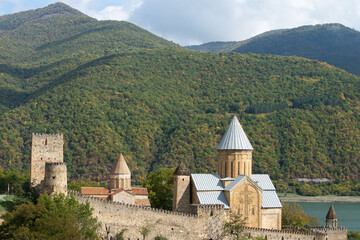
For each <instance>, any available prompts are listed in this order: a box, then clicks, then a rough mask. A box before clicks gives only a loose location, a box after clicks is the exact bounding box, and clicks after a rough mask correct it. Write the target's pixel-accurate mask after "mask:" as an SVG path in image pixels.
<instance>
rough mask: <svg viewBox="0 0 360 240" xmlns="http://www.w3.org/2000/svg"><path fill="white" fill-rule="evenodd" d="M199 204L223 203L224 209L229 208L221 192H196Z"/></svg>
mask: <svg viewBox="0 0 360 240" xmlns="http://www.w3.org/2000/svg"><path fill="white" fill-rule="evenodd" d="M197 196H198V199H199V202H200V204H223V205H224V208H225V209H229V208H230V206H229V203H228V201H227V200H226V197H225V194H224V193H223V192H198V193H197Z"/></svg>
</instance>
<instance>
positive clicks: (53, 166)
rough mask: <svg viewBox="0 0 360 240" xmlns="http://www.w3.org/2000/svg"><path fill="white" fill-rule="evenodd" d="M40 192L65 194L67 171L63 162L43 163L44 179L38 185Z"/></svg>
mask: <svg viewBox="0 0 360 240" xmlns="http://www.w3.org/2000/svg"><path fill="white" fill-rule="evenodd" d="M40 185H42V186H41V188H42V191H44V192H47V193H48V194H50V195H51V194H53V193H63V194H66V193H67V171H66V164H65V163H63V162H47V163H45V179H44V181H43V182H42V183H41V184H40Z"/></svg>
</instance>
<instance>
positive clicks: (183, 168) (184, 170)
mask: <svg viewBox="0 0 360 240" xmlns="http://www.w3.org/2000/svg"><path fill="white" fill-rule="evenodd" d="M174 175H186V176H188V175H190V171H189V169H188V168H187V167H186V166H185V164H183V163H182V162H180V164H179V165H178V166H177V168H176V169H175V172H174Z"/></svg>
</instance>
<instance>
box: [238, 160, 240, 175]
mask: <svg viewBox="0 0 360 240" xmlns="http://www.w3.org/2000/svg"><path fill="white" fill-rule="evenodd" d="M238 175H240V162H238Z"/></svg>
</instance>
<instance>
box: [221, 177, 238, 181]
mask: <svg viewBox="0 0 360 240" xmlns="http://www.w3.org/2000/svg"><path fill="white" fill-rule="evenodd" d="M220 180H223V181H234V180H235V178H231V177H226V178H222V179H220Z"/></svg>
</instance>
